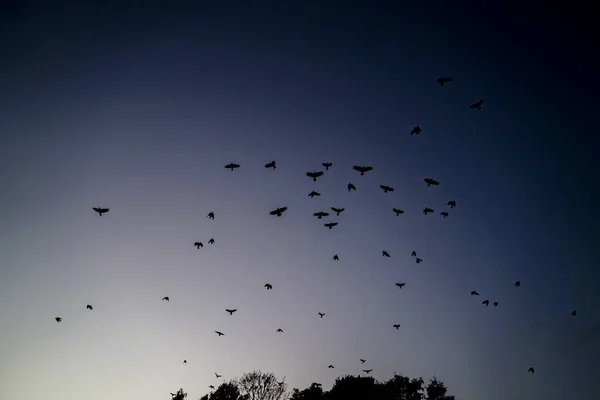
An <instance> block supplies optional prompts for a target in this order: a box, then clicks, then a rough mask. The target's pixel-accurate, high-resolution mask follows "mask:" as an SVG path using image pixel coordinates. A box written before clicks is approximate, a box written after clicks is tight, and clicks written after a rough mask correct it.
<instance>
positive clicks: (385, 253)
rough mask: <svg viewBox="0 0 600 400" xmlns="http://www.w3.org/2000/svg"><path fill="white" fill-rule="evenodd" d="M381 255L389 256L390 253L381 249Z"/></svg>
mask: <svg viewBox="0 0 600 400" xmlns="http://www.w3.org/2000/svg"><path fill="white" fill-rule="evenodd" d="M381 255H382V256H383V257H389V256H390V253H388V252H387V251H385V250H383V251H382V252H381Z"/></svg>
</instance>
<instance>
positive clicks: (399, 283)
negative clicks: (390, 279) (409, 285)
mask: <svg viewBox="0 0 600 400" xmlns="http://www.w3.org/2000/svg"><path fill="white" fill-rule="evenodd" d="M404 285H406V283H405V282H398V283H396V286H398V287H399V288H400V289H402V288H403V287H404Z"/></svg>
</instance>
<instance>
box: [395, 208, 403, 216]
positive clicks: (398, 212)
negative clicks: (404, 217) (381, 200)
mask: <svg viewBox="0 0 600 400" xmlns="http://www.w3.org/2000/svg"><path fill="white" fill-rule="evenodd" d="M392 211H394V212H395V213H396V217H397V216H398V215H400V214H404V210H401V209H399V208H392Z"/></svg>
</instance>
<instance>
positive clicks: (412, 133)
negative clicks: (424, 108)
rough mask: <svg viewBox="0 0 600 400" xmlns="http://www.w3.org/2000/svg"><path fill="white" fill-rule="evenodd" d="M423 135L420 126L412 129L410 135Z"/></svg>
mask: <svg viewBox="0 0 600 400" xmlns="http://www.w3.org/2000/svg"><path fill="white" fill-rule="evenodd" d="M420 133H421V127H420V126H419V125H416V126H415V127H414V128H412V130H411V131H410V135H411V136H412V135H419V134H420Z"/></svg>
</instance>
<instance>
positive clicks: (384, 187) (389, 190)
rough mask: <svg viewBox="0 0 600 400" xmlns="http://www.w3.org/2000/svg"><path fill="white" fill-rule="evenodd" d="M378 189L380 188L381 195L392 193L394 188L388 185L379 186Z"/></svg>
mask: <svg viewBox="0 0 600 400" xmlns="http://www.w3.org/2000/svg"><path fill="white" fill-rule="evenodd" d="M379 187H380V188H381V190H383V193H387V192H393V191H394V188H393V187H391V186H388V185H379Z"/></svg>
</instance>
